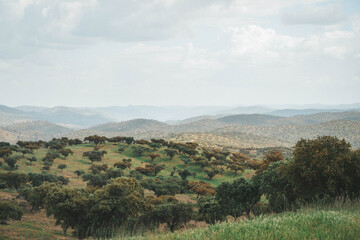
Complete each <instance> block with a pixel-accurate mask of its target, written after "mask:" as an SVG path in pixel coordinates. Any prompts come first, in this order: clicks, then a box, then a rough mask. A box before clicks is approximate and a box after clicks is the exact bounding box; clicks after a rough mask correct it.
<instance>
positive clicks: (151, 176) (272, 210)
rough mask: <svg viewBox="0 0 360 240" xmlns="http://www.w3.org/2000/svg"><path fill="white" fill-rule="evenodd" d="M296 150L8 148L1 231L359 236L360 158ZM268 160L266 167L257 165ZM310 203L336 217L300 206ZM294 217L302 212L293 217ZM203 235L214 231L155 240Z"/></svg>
mask: <svg viewBox="0 0 360 240" xmlns="http://www.w3.org/2000/svg"><path fill="white" fill-rule="evenodd" d="M289 151H290V149H286V148H277V149H275V148H262V149H259V151H255V152H254V149H252V148H245V149H240V152H235V151H234V152H232V151H228V150H226V149H215V148H208V147H204V146H200V145H198V144H197V143H195V142H186V143H177V142H172V141H166V140H164V139H152V140H151V141H147V140H135V139H134V138H132V137H124V136H121V137H119V136H118V137H113V138H105V137H101V136H97V135H94V136H88V137H86V138H84V140H83V141H82V140H79V139H68V138H61V139H52V140H51V141H47V142H45V141H18V142H17V144H16V145H10V144H9V143H6V142H1V143H0V157H1V158H2V160H1V161H0V163H1V164H0V210H1V214H0V234H1V236H3V238H4V239H14V238H25V239H38V238H39V236H41V235H42V236H44V237H45V236H46V238H50V239H70V238H71V237H70V235H72V236H73V237H76V238H78V239H85V238H95V239H110V238H113V237H115V238H118V237H120V236H139V235H145V236H146V239H149V238H150V239H151V238H153V239H158V238H160V239H174V238H175V239H224V238H225V239H235V238H236V237H239V236H240V237H243V238H249V239H268V238H276V237H279V238H280V239H298V238H304V239H308V238H310V239H311V238H320V239H322V238H325V236H326V238H327V239H339V238H340V239H347V238H349V239H353V238H357V237H358V236H359V234H360V230H359V227H358V224H357V223H358V220H359V219H360V217H359V210H358V208H357V207H358V199H359V197H360V188H359V185H358V182H359V181H360V175H359V172H360V150H353V149H352V148H351V145H350V144H349V143H347V142H346V141H345V140H340V139H338V138H336V137H332V136H321V137H317V138H315V139H308V140H307V139H302V140H300V141H298V142H297V143H296V145H295V147H294V151H293V154H292V157H291V156H290V155H288V152H289ZM259 153H263V154H264V155H263V159H261V160H254V159H252V158H251V157H249V156H252V155H255V156H258V154H259ZM284 155H285V156H287V158H286V159H285V157H284ZM329 169H330V171H329ZM304 176H305V177H304ZM345 196H346V197H345ZM339 200H340V201H339ZM313 203H317V204H330V205H331V204H337V205H336V206H337V207H339V208H338V209H335V208H332V209H330V210H331V211H329V209H320V210H318V209H315V210H309V209H308V208H304V207H303V206H304V205H305V206H309V204H313ZM345 203H346V204H348V205H346V204H345ZM344 204H345V205H344ZM315 206H316V205H315ZM334 206H335V205H334ZM352 207H353V208H354V207H355V209H356V208H357V209H356V210H355V211H353V210H350V208H352ZM299 208H300V210H299V211H298V209H299ZM289 210H292V211H294V213H289V212H288V213H284V212H286V211H289ZM334 211H338V213H336V214H335V213H334ZM295 212H297V213H295ZM226 219H237V220H239V219H241V220H243V221H241V222H234V223H226V222H224V221H226ZM219 222H224V223H221V224H218V223H219ZM6 223H8V224H6ZM196 226H198V227H200V226H203V227H205V228H202V229H201V228H200V229H196V230H189V231H185V232H177V233H174V235H169V234H165V235H157V233H159V232H161V231H170V232H175V231H176V230H184V229H189V228H193V227H196ZM161 229H162V230H161Z"/></svg>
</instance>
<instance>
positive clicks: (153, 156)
mask: <svg viewBox="0 0 360 240" xmlns="http://www.w3.org/2000/svg"><path fill="white" fill-rule="evenodd" d="M148 157H149V158H151V162H153V161H154V160H155V158H159V157H160V155H159V154H156V153H149V154H148Z"/></svg>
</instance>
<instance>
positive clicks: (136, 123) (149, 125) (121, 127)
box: [89, 119, 170, 134]
mask: <svg viewBox="0 0 360 240" xmlns="http://www.w3.org/2000/svg"><path fill="white" fill-rule="evenodd" d="M89 130H93V131H101V132H105V133H106V132H108V133H119V134H121V133H127V132H136V131H169V130H170V126H169V125H168V124H166V123H163V122H160V121H156V120H149V119H134V120H130V121H123V122H110V123H104V124H101V125H97V126H94V127H91V128H89Z"/></svg>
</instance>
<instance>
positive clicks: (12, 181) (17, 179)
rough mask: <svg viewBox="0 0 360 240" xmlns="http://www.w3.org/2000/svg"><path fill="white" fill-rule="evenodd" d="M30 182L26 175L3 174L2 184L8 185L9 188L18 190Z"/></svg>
mask: <svg viewBox="0 0 360 240" xmlns="http://www.w3.org/2000/svg"><path fill="white" fill-rule="evenodd" d="M28 181H29V178H28V176H27V175H26V174H24V173H16V172H1V173H0V182H2V183H3V184H5V185H6V187H8V188H15V189H18V188H19V187H20V186H21V185H24V184H25V183H27V182H28Z"/></svg>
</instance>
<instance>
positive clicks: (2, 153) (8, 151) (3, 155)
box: [0, 147, 12, 158]
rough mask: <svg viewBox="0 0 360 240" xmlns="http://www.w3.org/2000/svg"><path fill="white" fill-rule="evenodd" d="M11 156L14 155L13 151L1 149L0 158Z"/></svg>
mask: <svg viewBox="0 0 360 240" xmlns="http://www.w3.org/2000/svg"><path fill="white" fill-rule="evenodd" d="M11 154H12V151H11V149H9V148H5V147H0V158H5V157H8V156H10V155H11Z"/></svg>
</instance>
